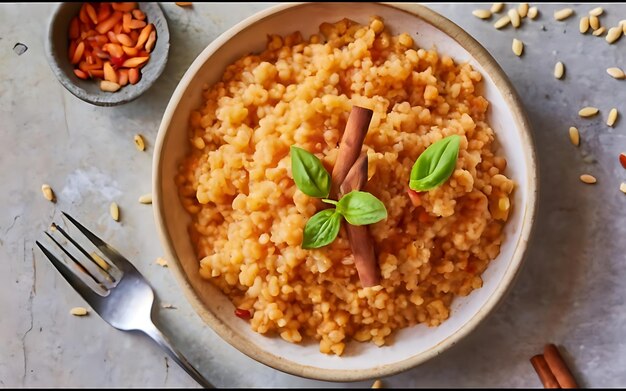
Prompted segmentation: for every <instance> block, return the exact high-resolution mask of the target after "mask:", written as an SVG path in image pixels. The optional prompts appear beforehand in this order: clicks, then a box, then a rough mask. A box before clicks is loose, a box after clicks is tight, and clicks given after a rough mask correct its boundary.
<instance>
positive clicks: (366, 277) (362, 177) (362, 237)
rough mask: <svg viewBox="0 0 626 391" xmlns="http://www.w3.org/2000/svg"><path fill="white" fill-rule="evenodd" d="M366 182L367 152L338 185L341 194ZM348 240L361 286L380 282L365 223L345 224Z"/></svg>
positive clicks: (371, 243)
mask: <svg viewBox="0 0 626 391" xmlns="http://www.w3.org/2000/svg"><path fill="white" fill-rule="evenodd" d="M366 183H367V154H366V153H363V154H361V156H360V157H359V158H358V159H357V161H356V162H355V163H354V165H353V166H352V168H350V171H348V174H347V175H346V179H345V180H344V181H343V183H342V184H341V186H340V191H341V194H342V195H343V194H346V193H349V192H351V191H352V190H362V189H363V187H364V186H365V184H366ZM346 232H347V233H348V241H349V242H350V248H351V249H352V254H353V255H354V265H355V266H356V271H357V273H359V280H361V285H362V286H363V287H370V286H376V285H378V284H379V283H380V272H379V268H378V263H377V262H376V253H375V251H374V243H373V241H372V237H371V236H370V233H369V230H368V228H367V226H365V225H358V226H357V225H352V224H346Z"/></svg>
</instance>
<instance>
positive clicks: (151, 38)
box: [145, 30, 156, 53]
mask: <svg viewBox="0 0 626 391" xmlns="http://www.w3.org/2000/svg"><path fill="white" fill-rule="evenodd" d="M155 42H156V31H155V30H153V31H152V32H151V33H150V35H149V36H148V40H147V41H146V46H145V48H146V52H148V53H150V52H152V49H153V48H154V43H155Z"/></svg>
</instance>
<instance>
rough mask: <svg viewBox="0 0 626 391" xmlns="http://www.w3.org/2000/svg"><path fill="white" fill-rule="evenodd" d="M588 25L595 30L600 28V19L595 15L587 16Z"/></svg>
mask: <svg viewBox="0 0 626 391" xmlns="http://www.w3.org/2000/svg"><path fill="white" fill-rule="evenodd" d="M589 26H591V28H592V29H594V30H597V29H599V28H600V19H598V17H597V16H593V15H592V16H590V17H589Z"/></svg>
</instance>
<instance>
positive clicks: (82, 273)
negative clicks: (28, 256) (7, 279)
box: [36, 212, 213, 388]
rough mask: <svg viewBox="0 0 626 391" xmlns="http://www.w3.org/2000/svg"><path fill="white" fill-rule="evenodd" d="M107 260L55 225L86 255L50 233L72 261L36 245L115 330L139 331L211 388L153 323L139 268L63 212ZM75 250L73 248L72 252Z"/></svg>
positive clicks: (147, 286) (150, 295)
mask: <svg viewBox="0 0 626 391" xmlns="http://www.w3.org/2000/svg"><path fill="white" fill-rule="evenodd" d="M63 215H64V216H65V217H66V218H67V219H68V220H69V221H71V222H72V224H74V225H75V226H76V227H77V228H78V229H79V230H80V231H81V232H82V234H83V235H85V237H86V238H87V239H89V241H91V242H92V243H93V244H94V245H95V246H96V248H98V250H100V252H101V253H102V254H104V255H105V257H106V258H108V261H107V260H105V259H104V258H102V257H100V256H99V255H97V254H94V253H92V254H91V255H90V254H89V253H88V252H87V251H86V250H85V249H84V247H83V246H81V245H80V244H79V243H78V242H77V241H76V240H74V239H73V238H72V237H71V236H70V235H68V233H67V232H65V231H64V230H63V229H62V228H61V227H59V226H58V225H56V224H54V223H53V224H52V226H51V229H52V230H55V231H58V232H59V233H60V234H61V235H62V236H63V237H64V238H65V239H67V241H69V242H70V243H72V245H74V246H75V248H76V249H77V250H78V251H79V252H80V253H81V255H83V256H84V257H85V258H87V261H84V262H80V261H79V260H78V259H77V257H76V256H75V255H73V254H72V253H71V252H70V251H68V250H67V249H66V248H65V246H63V245H62V244H61V243H59V242H58V241H57V240H56V239H55V238H54V237H53V236H52V235H51V234H50V233H48V232H45V234H46V235H48V237H49V238H50V239H52V241H53V242H54V243H55V244H56V245H57V246H59V248H60V249H61V250H62V251H63V252H64V253H65V254H66V255H67V257H68V258H70V259H71V261H72V262H71V263H67V264H66V263H65V262H62V261H60V260H59V259H58V258H57V257H56V256H55V255H54V254H52V253H51V252H50V251H48V249H47V248H46V247H44V246H43V245H42V244H41V243H39V241H37V242H36V243H37V246H39V248H40V249H41V251H43V253H44V254H45V255H46V257H48V259H49V260H50V262H51V263H52V264H53V265H54V267H55V268H56V269H57V270H58V271H59V273H61V275H63V277H65V280H67V282H68V283H69V284H70V285H71V286H72V287H73V288H74V289H75V290H76V291H77V292H78V293H79V294H80V295H81V296H82V297H83V299H85V301H86V302H87V303H88V304H89V305H90V306H91V308H92V309H93V310H94V311H95V312H96V313H98V315H100V317H101V318H102V319H104V320H105V321H106V322H107V323H108V324H110V325H111V326H113V327H115V328H116V329H118V330H124V331H130V330H139V331H142V332H144V333H145V334H147V335H148V336H149V337H150V338H152V339H153V340H154V341H155V342H156V343H158V344H159V346H161V348H163V349H164V350H165V351H166V352H167V353H168V354H169V355H170V357H171V358H172V359H173V360H174V361H176V362H177V363H178V364H179V365H180V366H181V367H183V369H185V371H187V373H189V375H191V377H192V378H193V379H194V380H196V381H197V382H198V383H199V384H200V385H201V386H203V387H205V388H213V386H212V385H211V383H209V382H208V381H207V380H206V379H205V378H204V377H203V376H202V375H201V374H200V373H199V372H198V371H197V370H196V369H195V368H194V367H193V366H192V365H191V364H190V363H189V361H187V359H186V358H185V357H184V356H183V355H182V354H181V353H180V352H179V351H178V350H177V349H176V348H175V347H174V346H173V345H172V343H171V342H170V341H169V339H168V338H167V337H166V336H165V335H164V334H163V333H162V332H161V331H160V330H159V329H158V328H157V327H156V326H155V324H154V321H153V320H152V310H153V304H154V292H153V290H152V287H150V284H148V282H147V281H146V280H145V278H144V277H143V276H142V275H141V274H140V273H139V271H138V270H137V269H136V268H135V267H134V266H133V265H132V264H131V263H130V262H129V261H128V260H127V259H126V258H124V256H122V255H121V254H120V253H119V252H118V251H117V250H115V249H114V248H113V247H111V246H110V245H108V244H107V243H105V242H104V241H103V240H101V239H100V238H99V237H97V236H96V235H94V234H93V233H92V232H91V231H89V230H88V229H87V228H85V227H84V226H83V225H82V224H80V223H79V222H78V221H76V220H75V219H74V218H73V217H72V216H70V215H68V214H67V213H65V212H63ZM74 253H75V251H74Z"/></svg>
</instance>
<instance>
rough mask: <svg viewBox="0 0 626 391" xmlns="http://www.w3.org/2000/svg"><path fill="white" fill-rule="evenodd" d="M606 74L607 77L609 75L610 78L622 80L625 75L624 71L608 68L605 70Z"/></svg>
mask: <svg viewBox="0 0 626 391" xmlns="http://www.w3.org/2000/svg"><path fill="white" fill-rule="evenodd" d="M606 73H608V74H609V75H611V77H613V78H615V79H623V78H624V77H626V74H624V71H622V70H621V69H620V68H617V67H613V68H608V69H607V70H606Z"/></svg>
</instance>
